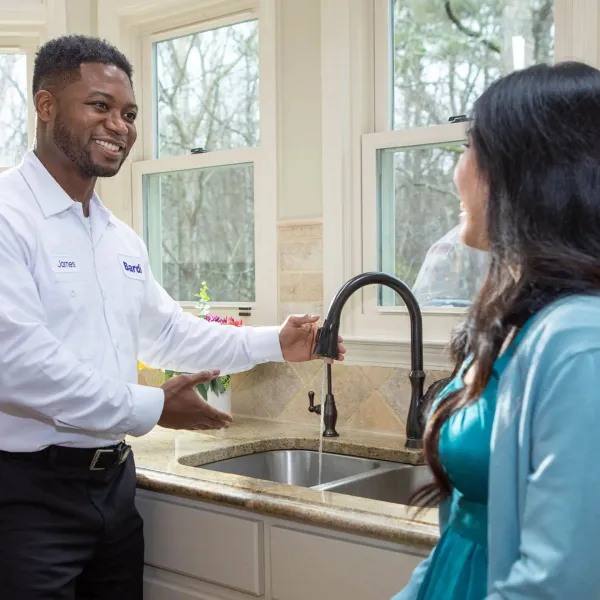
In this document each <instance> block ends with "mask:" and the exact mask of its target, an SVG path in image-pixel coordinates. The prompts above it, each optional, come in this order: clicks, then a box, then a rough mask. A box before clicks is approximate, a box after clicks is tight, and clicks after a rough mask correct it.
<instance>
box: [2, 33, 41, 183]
mask: <svg viewBox="0 0 600 600" xmlns="http://www.w3.org/2000/svg"><path fill="white" fill-rule="evenodd" d="M39 44H40V38H39V37H38V36H35V37H34V36H20V35H2V34H0V54H24V55H25V61H26V65H27V94H26V97H27V147H28V148H31V147H32V146H33V141H34V137H35V110H34V108H33V98H32V97H31V86H32V83H33V63H34V61H35V54H36V52H37V49H38V48H39ZM10 168H11V167H2V166H0V173H2V172H4V171H8V170H9V169H10Z"/></svg>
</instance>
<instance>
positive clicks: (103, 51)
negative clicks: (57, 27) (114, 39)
mask: <svg viewBox="0 0 600 600" xmlns="http://www.w3.org/2000/svg"><path fill="white" fill-rule="evenodd" d="M83 63H102V64H105V65H114V66H115V67H118V68H119V69H121V70H122V71H125V73H126V74H127V77H129V81H133V79H132V78H133V67H132V66H131V63H130V62H129V60H127V57H126V56H125V55H124V54H123V53H122V52H120V51H119V50H117V48H115V47H114V46H112V45H111V44H109V43H108V42H106V41H104V40H101V39H100V38H96V37H90V36H87V35H65V36H61V37H57V38H54V39H52V40H49V41H48V42H46V43H45V44H44V45H43V46H42V47H41V48H40V49H39V51H38V52H37V55H36V57H35V64H34V67H33V86H32V88H33V95H34V96H35V94H37V92H39V91H40V90H41V89H50V88H55V89H56V88H58V89H60V87H62V86H64V85H67V84H68V83H73V82H74V81H77V79H79V77H80V76H81V65H82V64H83Z"/></svg>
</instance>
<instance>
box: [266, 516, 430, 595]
mask: <svg viewBox="0 0 600 600" xmlns="http://www.w3.org/2000/svg"><path fill="white" fill-rule="evenodd" d="M422 560H423V557H421V556H416V555H413V554H410V553H408V552H403V551H401V550H400V548H399V549H398V550H395V549H388V548H387V547H377V546H376V545H369V543H368V542H366V543H365V544H358V543H354V542H349V541H346V540H340V539H336V538H333V537H326V536H321V535H315V534H310V533H304V532H300V531H295V530H293V529H286V528H282V527H273V528H272V529H271V582H272V583H271V585H272V594H273V600H306V599H307V598H310V599H311V600H332V599H334V598H335V599H336V600H337V599H341V598H343V599H344V600H389V599H390V598H391V597H392V596H393V595H394V594H396V593H397V592H399V591H400V590H401V589H402V588H403V587H404V586H405V585H406V583H407V582H408V580H409V579H410V576H411V574H412V572H413V569H414V568H415V567H416V566H417V565H418V564H419V563H420V562H421V561H422Z"/></svg>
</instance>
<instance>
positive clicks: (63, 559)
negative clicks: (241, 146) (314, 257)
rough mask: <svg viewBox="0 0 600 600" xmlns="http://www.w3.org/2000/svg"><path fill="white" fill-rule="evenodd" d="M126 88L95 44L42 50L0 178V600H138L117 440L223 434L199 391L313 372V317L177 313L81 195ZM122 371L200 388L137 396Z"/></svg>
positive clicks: (127, 139) (110, 57) (121, 125)
mask: <svg viewBox="0 0 600 600" xmlns="http://www.w3.org/2000/svg"><path fill="white" fill-rule="evenodd" d="M131 81H132V69H131V66H130V64H129V62H128V61H127V59H126V58H125V57H124V56H123V55H122V54H121V53H120V52H119V51H118V50H116V49H115V48H113V47H112V46H110V45H108V44H106V43H104V42H102V41H100V40H97V39H94V38H88V37H83V36H74V37H63V38H58V39H55V40H52V41H50V42H48V43H47V44H45V45H44V46H43V47H42V48H41V49H40V51H39V53H38V55H37V57H36V62H35V68H34V76H33V95H34V99H35V109H36V114H37V131H36V141H35V147H34V150H33V151H31V152H29V153H27V155H26V156H25V158H24V159H23V161H22V163H21V164H20V166H19V167H17V168H16V169H13V170H11V171H9V172H7V173H5V174H3V175H2V176H1V177H0V590H1V591H0V596H1V597H2V599H3V600H42V599H49V598H54V599H61V600H62V599H71V600H72V599H74V598H77V599H86V600H87V599H91V598H96V599H108V598H111V600H114V599H116V598H118V599H119V600H133V599H138V598H141V597H142V570H143V535H142V522H141V518H140V516H139V515H138V513H137V512H136V510H135V506H134V495H135V466H134V462H133V456H132V454H131V453H130V451H129V450H130V449H129V447H128V446H127V445H125V443H124V441H123V440H124V438H125V436H126V435H132V436H141V435H144V434H146V433H148V432H149V431H150V430H151V429H152V428H153V427H154V426H155V425H156V424H157V423H158V424H159V425H162V426H164V427H170V428H173V429H179V428H183V429H220V428H223V427H227V426H228V424H229V423H230V421H231V417H230V416H229V415H227V414H225V413H222V412H220V411H218V410H216V409H214V408H212V407H211V406H210V405H209V404H208V403H206V402H204V401H203V400H202V399H201V398H200V397H199V395H198V394H197V393H196V391H195V389H194V386H195V385H196V384H197V383H199V382H203V381H208V380H210V379H212V378H214V377H216V376H217V374H218V373H219V370H222V371H223V372H227V373H233V372H236V371H241V370H245V369H249V368H251V367H252V366H253V365H255V364H258V363H261V362H267V361H281V360H284V359H287V360H290V361H304V360H310V359H311V358H314V357H313V356H312V348H313V347H314V339H315V334H316V328H317V325H316V321H317V317H291V318H290V319H288V320H287V321H286V323H284V324H283V326H282V327H281V328H276V327H270V328H250V327H244V328H237V327H221V326H219V325H215V324H211V323H207V322H206V321H204V320H203V319H198V318H195V317H193V316H191V315H189V314H185V313H183V311H182V310H181V309H180V307H179V306H178V304H177V303H175V302H174V301H173V300H172V299H171V298H170V297H169V296H168V295H167V293H166V292H165V291H164V290H163V289H162V288H161V287H160V286H159V285H158V283H157V282H156V281H155V279H154V278H153V276H152V273H151V271H150V266H149V262H148V255H147V251H146V248H145V246H144V244H143V242H142V241H141V240H140V239H139V237H138V236H137V235H136V234H135V233H134V232H133V231H132V230H131V229H130V228H129V227H127V226H126V225H125V224H124V223H122V222H121V221H119V220H118V219H116V218H115V217H114V216H113V215H112V214H111V213H110V212H109V211H108V210H107V209H106V208H105V207H104V205H103V204H102V203H101V202H100V199H99V198H98V196H97V195H96V194H95V193H94V185H95V183H96V178H97V177H110V176H113V175H115V174H116V173H117V172H118V171H119V169H120V167H121V165H122V164H123V162H124V160H125V158H126V157H127V155H128V153H129V151H130V149H131V147H132V145H133V143H134V142H135V139H136V129H135V121H136V116H137V107H136V104H135V97H134V93H133V89H132V83H131ZM341 352H342V353H343V352H344V350H343V348H342V349H341ZM138 357H139V358H140V359H141V360H142V361H143V362H144V363H146V364H148V365H150V366H153V367H163V368H172V369H176V370H179V371H185V372H197V371H199V370H201V369H205V370H204V371H203V372H200V373H197V374H195V375H184V376H180V377H175V378H174V379H172V380H170V381H169V382H168V383H166V384H165V385H163V386H162V388H151V387H144V386H139V385H137V384H136V382H137V369H136V365H137V359H138ZM340 358H343V357H342V356H340ZM206 369H210V370H206Z"/></svg>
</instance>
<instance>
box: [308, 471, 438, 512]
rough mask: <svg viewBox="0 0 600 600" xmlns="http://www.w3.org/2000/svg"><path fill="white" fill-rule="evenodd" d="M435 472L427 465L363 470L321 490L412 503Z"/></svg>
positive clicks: (321, 486) (327, 484)
mask: <svg viewBox="0 0 600 600" xmlns="http://www.w3.org/2000/svg"><path fill="white" fill-rule="evenodd" d="M432 481H433V475H432V474H431V471H430V470H429V468H428V467H427V466H424V465H419V466H413V465H401V466H398V465H396V466H395V468H392V469H383V470H380V471H376V472H370V473H362V474H360V475H357V476H355V477H348V478H346V479H344V480H342V481H333V482H327V483H324V485H319V486H317V489H319V490H325V491H328V492H336V493H337V494H346V495H349V496H357V497H359V498H368V499H370V500H381V501H383V502H393V503H395V504H408V505H410V504H411V502H410V497H411V496H412V495H413V494H414V493H415V492H416V491H417V490H418V489H419V488H420V487H422V486H423V485H426V484H428V483H431V482H432Z"/></svg>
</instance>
